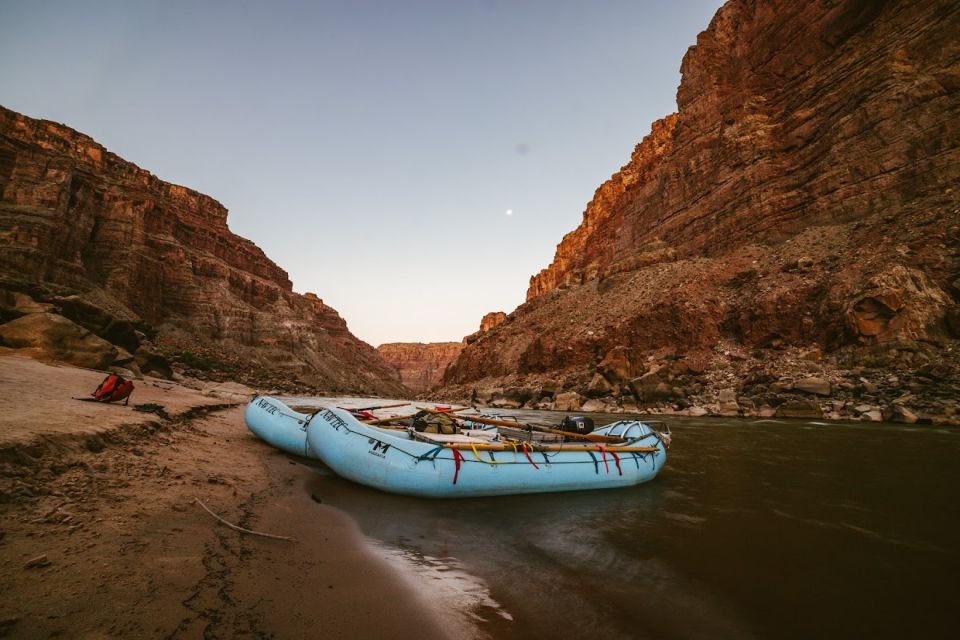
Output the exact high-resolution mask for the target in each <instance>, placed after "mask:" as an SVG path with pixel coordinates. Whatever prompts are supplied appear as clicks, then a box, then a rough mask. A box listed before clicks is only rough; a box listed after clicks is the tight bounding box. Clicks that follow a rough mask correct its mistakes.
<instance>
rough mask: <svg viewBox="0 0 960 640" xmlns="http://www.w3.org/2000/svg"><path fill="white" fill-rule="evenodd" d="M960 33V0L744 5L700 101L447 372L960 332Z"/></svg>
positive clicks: (711, 51)
mask: <svg viewBox="0 0 960 640" xmlns="http://www.w3.org/2000/svg"><path fill="white" fill-rule="evenodd" d="M957 33H960V4H957V3H956V2H953V1H948V0H920V1H917V2H913V1H910V2H908V1H905V0H903V1H897V0H887V1H874V0H840V1H837V0H813V1H810V2H793V1H792V0H766V1H763V2H760V1H753V0H730V1H729V2H727V4H725V5H724V6H723V7H722V8H721V9H720V10H719V12H718V13H717V14H716V16H715V17H714V19H713V20H712V22H711V24H710V25H709V27H708V28H707V30H706V31H704V32H703V33H701V34H700V36H699V37H698V39H697V43H696V45H695V46H693V47H691V48H690V50H689V51H688V53H687V55H686V56H685V57H684V60H683V63H682V66H681V71H682V81H681V84H680V87H679V89H678V92H677V104H678V112H677V113H676V114H674V115H671V116H668V117H666V118H664V119H663V120H661V121H658V122H656V123H654V125H653V127H652V130H651V133H650V135H648V136H647V137H646V138H645V139H644V140H643V141H642V142H641V143H640V144H639V145H638V146H637V147H636V149H635V151H634V153H633V155H632V157H631V159H630V161H629V162H628V163H627V164H626V165H625V166H624V167H623V168H622V169H621V170H620V171H619V172H618V173H616V174H615V175H614V176H613V177H612V178H611V179H610V180H609V181H608V182H606V183H604V184H603V185H602V186H601V187H600V188H599V189H598V190H597V192H596V195H595V196H594V198H593V200H592V201H591V202H590V203H589V205H588V206H587V209H586V211H585V213H584V217H583V222H582V223H581V225H580V226H579V227H578V228H577V229H576V230H574V231H573V232H571V233H569V234H568V235H567V236H566V237H565V238H564V239H563V241H562V242H561V243H560V245H559V246H558V248H557V252H556V256H555V258H554V261H553V263H552V264H551V265H550V266H549V267H547V268H546V269H544V270H543V271H541V272H540V273H539V274H538V275H536V276H534V277H533V278H531V281H530V288H529V290H528V294H527V302H526V303H525V304H524V305H521V306H520V307H519V308H518V309H517V310H516V311H515V312H514V313H512V314H511V316H510V317H511V322H509V323H505V324H503V325H501V326H499V327H497V328H495V329H493V330H492V331H490V332H488V333H486V334H482V335H480V336H478V337H477V339H476V340H475V341H473V342H472V343H471V344H469V345H468V346H467V347H466V348H465V349H464V351H463V352H462V354H461V356H460V357H459V358H458V360H457V361H456V362H455V363H454V364H453V365H452V366H451V367H450V369H449V370H448V375H447V378H446V382H447V383H448V384H450V385H456V384H459V385H465V384H468V383H471V382H473V381H477V380H480V379H482V378H484V377H490V376H493V377H500V378H502V379H505V378H506V377H510V379H511V380H513V382H512V383H513V384H517V379H516V376H518V375H519V376H521V377H522V376H530V375H539V376H541V378H542V376H544V375H545V376H547V377H552V378H553V379H554V380H561V379H568V380H569V379H570V378H564V376H566V375H567V374H569V373H570V372H574V371H577V372H584V373H583V375H586V376H587V378H586V379H587V380H589V379H590V377H589V376H590V375H592V372H593V371H596V369H595V367H598V366H600V365H601V362H602V361H603V360H604V357H605V356H609V355H610V354H611V353H614V350H616V349H618V348H619V349H621V351H622V350H624V349H626V351H623V352H624V353H630V354H633V356H636V357H637V358H641V357H642V358H644V360H645V359H646V358H647V357H648V356H647V354H653V353H655V352H656V350H658V349H659V350H662V352H669V353H674V354H681V355H682V354H684V353H687V352H691V353H692V352H694V351H696V350H702V349H713V348H715V347H716V346H717V345H719V344H721V343H723V344H727V345H733V346H734V347H739V346H742V347H745V348H747V349H751V348H752V349H767V348H779V347H783V346H790V345H795V346H809V345H816V346H818V347H822V348H823V349H824V350H825V351H827V352H836V351H837V350H841V349H846V348H855V347H863V348H867V347H871V345H878V344H894V345H900V346H902V347H904V349H909V348H913V347H910V346H909V345H911V344H912V345H917V344H921V345H922V344H933V345H941V346H942V345H944V344H947V342H944V341H950V340H952V339H953V338H954V336H956V335H957V331H958V330H960V322H958V318H960V315H958V312H957V297H958V295H960V280H958V277H960V262H958V233H960V228H958V224H960V40H958V38H957ZM937 348H938V347H934V349H937ZM616 353H621V352H620V351H617V352H616ZM748 353H749V352H748ZM633 356H631V357H633ZM649 357H653V356H652V355H651V356H649ZM924 357H925V358H926V357H933V356H924ZM635 364H636V363H632V364H630V366H629V367H625V368H624V369H625V370H626V369H629V370H633V369H637V368H639V369H641V370H642V369H643V367H638V366H635ZM600 368H601V369H603V367H600ZM604 371H605V372H606V371H607V369H604ZM574 379H576V380H582V379H583V377H582V375H580V377H579V378H578V377H576V376H574ZM608 382H610V383H611V384H613V386H614V389H613V393H614V395H615V396H617V394H619V393H620V392H621V389H619V388H616V384H617V383H618V381H617V380H612V381H608ZM580 388H581V390H583V388H584V387H580ZM595 388H596V389H597V392H598V393H600V392H602V391H603V388H604V385H603V384H600V383H599V382H597V384H596V385H595ZM623 392H624V393H627V391H626V390H623Z"/></svg>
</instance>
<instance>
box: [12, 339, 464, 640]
mask: <svg viewBox="0 0 960 640" xmlns="http://www.w3.org/2000/svg"><path fill="white" fill-rule="evenodd" d="M102 377H103V374H102V373H100V372H96V371H89V370H84V369H77V368H73V367H66V366H54V365H48V364H43V363H40V362H37V361H34V360H30V359H28V358H23V357H19V356H16V355H12V354H10V353H4V354H0V394H2V397H4V398H5V399H6V405H7V410H6V411H4V413H3V415H2V416H0V567H2V578H0V637H3V636H6V637H16V638H48V637H82V638H105V637H153V638H159V637H162V638H199V637H205V638H211V637H212V638H227V637H233V638H242V637H256V638H266V637H277V638H303V637H325V638H408V637H409V638H413V637H416V638H420V639H422V638H432V637H444V636H445V635H449V630H445V629H444V628H442V625H441V623H440V622H439V621H438V618H436V616H434V615H433V614H431V613H430V611H429V608H427V607H425V606H424V602H423V601H421V600H420V599H419V598H420V596H418V595H417V593H416V591H415V590H413V589H411V588H410V587H409V583H408V582H405V580H409V578H407V577H404V576H401V575H399V574H398V573H397V572H396V570H395V569H394V568H391V567H390V566H389V565H388V564H387V563H386V562H385V561H383V559H382V558H380V557H377V555H376V552H375V550H374V548H372V547H370V546H369V545H368V543H367V541H366V539H365V538H364V537H363V536H362V535H361V534H360V533H359V531H358V529H357V527H356V525H355V524H354V522H353V521H352V520H351V519H350V518H349V517H348V516H347V515H346V514H344V513H343V512H341V511H339V510H337V509H334V508H333V507H330V506H328V505H326V504H322V502H317V501H316V500H315V499H313V498H311V495H310V494H309V492H308V491H307V490H306V485H307V483H308V482H309V479H310V477H311V475H312V471H311V470H310V469H309V468H308V467H306V466H304V465H302V464H299V463H298V462H296V461H294V460H291V459H290V458H288V457H287V456H285V455H283V454H281V453H279V452H277V451H275V450H273V449H271V448H270V447H269V446H268V445H265V444H264V443H262V442H260V441H259V440H257V439H256V438H255V437H254V436H252V435H251V434H250V433H249V432H248V431H247V429H246V428H245V426H244V424H243V419H242V406H243V405H242V404H240V403H237V402H235V401H233V402H228V401H225V400H224V399H222V398H216V397H207V396H204V395H201V394H200V393H199V392H197V391H195V390H192V389H188V388H185V387H183V386H180V385H177V384H174V383H171V382H169V381H165V380H159V379H150V378H147V379H145V380H138V381H137V382H136V384H137V387H136V390H135V391H134V394H133V396H132V398H131V402H130V405H129V406H123V405H101V404H97V403H90V402H80V401H77V400H74V399H72V397H81V396H84V395H87V394H89V393H90V391H92V390H93V388H94V387H96V385H97V384H98V383H99V381H100V380H101V379H102ZM146 403H151V404H157V405H161V406H162V407H163V409H164V411H165V412H166V413H167V414H168V416H169V417H166V418H165V417H161V416H159V415H157V414H156V413H143V412H139V411H136V410H135V409H134V405H141V404H146ZM198 499H199V500H201V501H203V503H205V504H206V505H207V506H208V507H209V508H210V509H211V510H213V511H214V512H216V513H217V514H219V515H220V516H221V517H223V518H224V519H226V520H227V521H229V522H231V523H234V524H237V525H239V526H241V527H244V528H247V529H251V530H256V531H261V532H267V533H271V534H274V535H280V536H288V537H292V538H295V539H296V541H295V542H289V541H284V540H276V539H269V538H264V537H259V536H254V535H249V534H244V533H241V532H238V531H235V530H232V529H230V528H228V527H227V526H224V525H223V524H221V523H219V522H218V521H217V520H216V519H215V518H213V517H212V516H211V515H209V514H208V513H207V512H206V511H204V510H203V508H202V507H201V506H200V505H199V504H197V502H196V500H198ZM320 499H321V500H322V497H321V498H320Z"/></svg>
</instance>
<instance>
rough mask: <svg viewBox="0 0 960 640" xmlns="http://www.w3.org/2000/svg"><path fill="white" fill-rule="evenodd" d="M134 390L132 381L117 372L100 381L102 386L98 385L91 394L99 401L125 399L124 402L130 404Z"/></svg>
mask: <svg viewBox="0 0 960 640" xmlns="http://www.w3.org/2000/svg"><path fill="white" fill-rule="evenodd" d="M132 392H133V383H132V382H130V381H129V380H124V379H123V378H122V377H120V376H118V375H117V374H115V373H111V374H110V375H108V376H107V377H106V378H104V379H103V382H101V383H100V386H98V387H97V388H96V390H94V392H93V394H91V395H93V397H94V399H95V400H97V401H98V402H117V401H119V400H124V401H125V402H124V403H123V404H128V403H129V402H130V394H131V393H132Z"/></svg>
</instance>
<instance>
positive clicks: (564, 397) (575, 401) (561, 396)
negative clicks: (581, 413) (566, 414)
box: [553, 391, 583, 411]
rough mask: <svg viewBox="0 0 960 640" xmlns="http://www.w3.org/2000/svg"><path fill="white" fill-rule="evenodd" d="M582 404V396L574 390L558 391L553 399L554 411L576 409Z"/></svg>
mask: <svg viewBox="0 0 960 640" xmlns="http://www.w3.org/2000/svg"><path fill="white" fill-rule="evenodd" d="M582 405H583V396H581V395H580V394H579V393H577V392H576V391H567V392H566V393H558V394H557V395H556V397H554V399H553V410H554V411H577V410H578V409H579V408H580V407H581V406H582Z"/></svg>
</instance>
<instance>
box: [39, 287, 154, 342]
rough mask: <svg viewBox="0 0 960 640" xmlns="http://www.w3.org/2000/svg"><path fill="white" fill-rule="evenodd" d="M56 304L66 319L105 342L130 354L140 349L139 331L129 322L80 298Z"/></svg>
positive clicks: (76, 297)
mask: <svg viewBox="0 0 960 640" xmlns="http://www.w3.org/2000/svg"><path fill="white" fill-rule="evenodd" d="M54 302H56V304H57V306H59V307H60V309H61V313H62V314H63V316H64V317H65V318H68V319H69V320H72V321H73V322H75V323H77V324H78V325H80V326H81V327H84V328H85V329H89V330H90V331H92V332H94V333H95V334H97V335H98V336H100V337H101V338H103V339H104V340H107V341H109V342H111V343H113V344H115V345H119V346H121V347H123V348H124V349H126V350H127V351H130V352H133V351H136V350H137V349H138V348H139V347H140V338H138V337H137V329H136V327H134V325H133V323H132V322H130V321H129V320H121V319H118V318H114V317H113V315H112V314H111V313H110V312H109V311H106V310H105V309H102V308H101V307H98V306H97V305H95V304H93V303H92V302H89V301H88V300H84V299H83V298H81V297H80V296H67V297H63V298H55V299H54Z"/></svg>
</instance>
